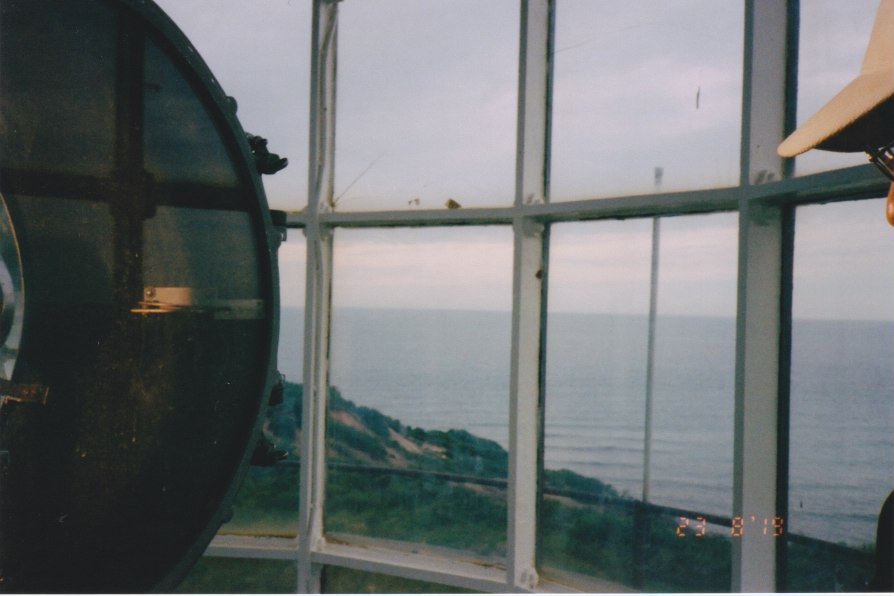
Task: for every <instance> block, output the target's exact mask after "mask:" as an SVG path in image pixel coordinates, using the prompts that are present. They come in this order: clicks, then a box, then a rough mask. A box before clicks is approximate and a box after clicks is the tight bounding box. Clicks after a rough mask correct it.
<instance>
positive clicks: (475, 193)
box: [158, 0, 894, 319]
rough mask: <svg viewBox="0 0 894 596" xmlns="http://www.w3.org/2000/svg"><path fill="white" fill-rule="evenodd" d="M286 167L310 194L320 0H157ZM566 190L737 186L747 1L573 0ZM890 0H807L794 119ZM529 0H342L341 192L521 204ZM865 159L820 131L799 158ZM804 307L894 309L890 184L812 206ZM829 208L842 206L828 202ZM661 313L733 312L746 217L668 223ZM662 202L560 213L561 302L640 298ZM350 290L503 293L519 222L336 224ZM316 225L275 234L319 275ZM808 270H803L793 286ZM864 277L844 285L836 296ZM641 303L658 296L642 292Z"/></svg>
mask: <svg viewBox="0 0 894 596" xmlns="http://www.w3.org/2000/svg"><path fill="white" fill-rule="evenodd" d="M158 3H159V4H160V5H161V6H162V8H163V9H165V10H166V11H167V12H168V14H169V15H170V16H171V17H172V18H173V19H174V21H175V22H177V24H178V25H179V26H180V27H181V29H182V30H183V31H184V32H185V33H186V35H187V37H189V38H190V40H191V41H192V43H193V44H194V45H195V47H196V48H197V50H198V52H199V53H200V54H201V55H202V56H203V58H204V59H205V60H206V62H207V63H208V64H209V66H210V68H211V70H212V72H214V73H215V75H216V77H217V79H218V80H219V82H220V84H221V86H222V87H223V88H224V90H225V91H226V92H227V93H228V94H230V95H233V96H234V97H236V99H237V100H238V102H239V112H238V114H239V117H240V120H241V122H242V124H243V127H244V128H245V129H246V130H248V131H250V132H253V133H255V134H260V135H262V136H264V137H266V138H268V139H269V141H270V143H269V146H270V149H271V150H272V151H275V152H277V153H281V154H283V155H286V156H288V157H289V160H290V166H289V167H288V168H287V169H286V170H284V171H283V172H281V173H279V174H276V175H275V176H267V177H265V178H264V184H265V187H266V190H267V195H268V199H269V201H270V204H271V206H272V207H274V208H277V209H285V210H300V209H301V208H303V207H304V206H305V205H306V200H307V199H306V197H307V188H306V186H307V144H308V142H307V138H308V124H307V122H308V109H309V108H308V87H309V78H310V75H309V67H308V64H309V60H310V18H311V10H310V5H311V3H310V1H309V0H256V1H253V2H245V1H243V0H159V2H158ZM557 6H558V8H557V21H556V56H555V57H556V63H555V75H554V77H555V78H554V81H555V91H554V106H553V118H554V119H553V138H552V150H553V154H552V161H551V200H553V201H563V200H574V199H582V198H594V197H603V196H618V195H625V194H641V193H648V192H652V191H653V190H654V189H655V179H654V171H655V168H656V167H661V168H662V169H663V171H664V176H663V178H662V183H661V188H662V190H665V191H672V190H684V189H704V188H712V187H722V186H732V185H735V184H736V183H737V179H738V171H739V165H738V160H739V134H740V126H741V115H740V112H741V99H740V96H741V89H742V83H741V79H742V43H743V42H742V27H743V24H742V23H743V8H742V1H741V0H726V1H723V2H719V1H717V0H674V1H669V0H650V1H648V2H629V1H626V0H624V1H622V0H559V1H558V4H557ZM875 6H876V2H875V0H852V1H849V2H837V1H835V0H804V1H803V2H802V10H801V23H802V29H801V39H802V43H803V47H804V51H803V52H802V55H801V61H800V69H799V93H800V98H799V103H798V112H799V121H802V120H803V119H805V118H806V117H807V116H808V115H809V114H810V113H812V112H813V111H814V110H815V109H816V108H818V107H819V106H820V105H821V104H822V103H824V102H825V101H826V100H827V99H828V98H829V97H831V96H832V95H833V94H834V93H835V92H837V90H838V89H840V88H841V87H842V86H843V85H844V84H845V83H847V82H848V81H849V80H850V79H851V78H853V77H854V76H855V75H856V73H857V71H858V70H859V65H860V62H861V60H862V54H863V51H864V49H865V46H866V41H867V39H868V32H869V29H870V27H871V22H872V17H873V16H874V11H875ZM518 28H519V9H518V2H517V0H486V1H482V0H450V1H448V2H444V1H439V0H376V1H373V0H345V1H343V2H341V3H340V4H339V54H338V59H339V63H338V76H339V78H338V104H337V127H336V131H337V132H336V190H335V198H336V201H337V207H336V208H337V209H338V210H340V211H359V210H370V209H414V208H441V207H443V206H444V204H445V202H446V201H447V200H448V199H454V200H456V201H458V202H459V203H461V204H462V205H463V206H466V207H474V206H508V205H511V203H512V199H513V194H514V190H513V185H514V180H515V174H514V167H515V126H516V121H515V118H516V115H515V109H516V91H517V66H516V61H517V52H518ZM858 163H863V158H862V157H861V156H855V155H839V154H826V155H823V154H822V152H811V154H808V155H807V156H805V157H804V158H803V159H799V160H798V162H797V169H798V172H799V173H811V172H815V171H821V170H824V169H829V168H832V167H840V166H846V165H855V164H858ZM803 211H804V216H803V217H799V220H798V221H799V224H798V226H799V227H798V241H797V244H796V267H797V269H796V296H795V304H796V316H802V317H810V318H841V317H847V318H868V319H891V318H892V312H891V304H892V298H894V268H892V267H891V265H890V259H889V258H888V255H890V254H892V253H891V248H892V246H891V242H892V241H894V233H892V231H891V230H890V229H888V228H887V227H886V226H885V225H884V220H883V218H882V216H881V215H880V211H879V207H878V206H877V205H872V204H866V205H861V206H860V207H854V206H853V205H852V206H850V207H847V208H842V207H837V206H830V207H828V208H819V207H818V208H810V209H809V210H806V209H805V210H803ZM827 213H832V216H827V215H825V214H827ZM661 231H662V234H661V261H660V272H659V284H660V285H659V313H667V314H705V315H713V316H731V315H732V314H734V313H735V287H736V273H735V271H736V263H737V258H736V243H737V238H738V236H737V232H736V219H735V216H734V215H730V214H715V215H711V216H699V217H687V218H670V219H665V220H663V222H662V230H661ZM650 241H651V220H631V221H624V222H614V221H612V222H592V223H575V224H571V223H569V224H558V225H556V226H554V229H553V236H552V245H551V252H550V254H551V263H550V284H551V285H550V296H549V303H550V308H551V309H553V310H556V311H589V312H644V308H647V301H644V296H645V300H647V295H648V280H649V269H648V263H649V260H648V259H649V250H650ZM335 259H336V263H335V275H334V300H335V303H336V305H337V306H381V307H397V308H463V309H477V310H507V309H508V308H509V307H510V305H511V281H512V280H511V264H512V238H511V231H510V230H509V229H506V228H495V227H488V228H463V229H449V230H437V231H435V230H433V229H430V228H429V229H426V230H424V231H420V230H391V231H382V230H339V231H338V232H337V233H336V252H335ZM303 261H304V247H303V235H302V234H301V232H300V231H298V230H293V231H291V232H290V240H289V242H288V243H287V244H286V245H285V246H284V247H283V248H282V249H281V252H280V264H281V272H282V273H281V275H282V292H283V303H284V304H286V305H300V304H302V303H303V292H304V269H303ZM799 288H801V289H799ZM842 288H848V292H845V294H847V296H848V297H847V298H832V296H837V295H839V294H841V293H842V290H841V289H842ZM643 304H645V305H646V306H645V307H644V306H643Z"/></svg>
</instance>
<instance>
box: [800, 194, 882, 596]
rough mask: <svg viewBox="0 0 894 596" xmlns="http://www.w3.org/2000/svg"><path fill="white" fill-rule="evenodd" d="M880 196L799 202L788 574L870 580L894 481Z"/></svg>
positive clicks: (832, 583)
mask: <svg viewBox="0 0 894 596" xmlns="http://www.w3.org/2000/svg"><path fill="white" fill-rule="evenodd" d="M883 212H884V201H882V200H872V201H861V202H857V203H852V202H849V203H838V204H832V205H825V206H811V207H802V208H799V209H798V211H797V227H796V230H795V268H794V297H793V319H794V322H793V329H792V370H791V425H790V426H791V438H790V454H789V457H790V464H789V467H790V473H789V474H790V476H789V504H788V506H789V518H790V520H789V522H788V524H789V527H790V529H791V532H792V534H791V535H789V543H788V577H787V578H786V580H787V581H786V586H785V587H786V589H788V590H794V591H834V590H844V591H855V592H858V591H863V590H865V582H866V581H867V580H868V579H870V577H871V576H872V572H873V568H872V559H871V556H870V554H869V549H871V547H872V545H873V544H874V542H875V531H876V523H877V518H878V514H879V510H880V509H881V506H882V502H883V501H884V500H885V497H886V496H887V495H888V493H889V492H890V491H891V489H892V488H894V404H892V398H891V396H892V394H894V375H892V370H891V363H892V361H894V323H892V310H891V304H892V303H894V274H892V268H891V254H892V250H894V235H892V231H891V228H890V227H888V225H887V224H886V223H885V221H884V218H883V216H882V213H883Z"/></svg>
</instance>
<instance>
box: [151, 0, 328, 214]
mask: <svg viewBox="0 0 894 596" xmlns="http://www.w3.org/2000/svg"><path fill="white" fill-rule="evenodd" d="M158 4H159V5H161V7H162V8H163V9H164V11H165V12H166V13H167V14H168V15H169V16H170V17H171V18H172V19H173V20H174V21H175V22H176V23H177V25H178V26H179V27H180V28H182V29H183V31H184V33H185V34H186V36H187V37H188V38H189V40H190V42H191V43H192V44H193V45H194V46H195V47H196V49H197V50H198V52H199V54H200V55H201V56H202V58H203V59H204V60H205V62H207V64H208V66H209V68H210V69H211V71H212V72H213V73H214V76H215V78H216V79H217V81H218V82H219V83H220V85H221V86H222V87H223V89H224V92H225V93H226V94H227V95H229V96H231V97H233V98H235V99H236V101H237V103H238V106H239V109H238V112H237V116H238V118H239V122H240V123H241V124H242V127H243V128H244V129H245V130H246V131H248V132H251V133H252V134H256V135H260V136H262V137H264V138H266V139H268V141H269V148H270V150H271V151H273V152H274V153H278V154H280V155H283V156H285V157H288V159H289V164H290V165H289V167H287V168H286V169H285V170H282V171H281V172H278V173H277V174H276V175H275V176H264V178H263V181H264V188H265V190H266V193H267V200H268V201H269V203H270V206H271V207H273V208H274V209H283V210H298V209H300V208H301V207H303V206H304V205H305V204H306V203H307V198H306V196H305V193H306V191H307V135H308V132H307V131H308V123H307V113H308V109H309V108H308V93H307V81H308V80H310V72H309V64H310V31H311V27H310V20H311V7H312V4H311V3H310V2H266V3H264V4H263V6H258V5H256V4H255V3H250V2H244V1H243V0H190V1H189V2H181V1H179V0H158Z"/></svg>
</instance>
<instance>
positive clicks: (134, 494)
mask: <svg viewBox="0 0 894 596" xmlns="http://www.w3.org/2000/svg"><path fill="white" fill-rule="evenodd" d="M228 105H230V104H229V103H228V102H227V100H226V97H225V96H224V94H223V92H222V91H221V90H220V89H219V87H218V86H217V84H216V82H215V81H214V79H213V78H212V77H211V75H210V73H209V72H208V71H207V69H206V68H205V66H204V64H203V63H202V62H201V60H200V59H199V58H198V55H197V54H196V52H195V50H194V49H193V48H192V47H191V46H190V45H189V43H188V42H187V41H186V39H185V38H184V37H183V36H182V34H181V33H180V32H179V30H177V28H176V27H175V26H174V25H173V23H171V22H170V21H169V20H168V19H167V18H166V17H165V16H164V15H163V13H162V12H161V11H160V10H159V9H158V8H157V7H155V6H154V5H153V4H152V3H151V2H147V1H143V0H140V1H138V0H132V1H131V0H65V1H64V2H62V1H58V0H0V192H2V196H3V198H4V199H5V201H6V205H7V207H8V214H9V215H8V221H7V222H6V224H8V225H6V226H5V227H4V225H3V224H4V222H3V221H0V234H2V235H3V238H2V240H0V247H3V254H2V260H3V262H4V263H5V266H4V267H3V268H0V269H2V270H0V288H2V300H3V306H2V309H0V331H3V336H4V337H5V338H7V339H8V338H12V339H13V340H14V342H13V343H14V345H10V346H8V347H10V348H15V350H14V351H15V352H16V355H15V358H14V360H13V361H9V362H7V361H6V360H4V362H3V364H4V365H7V364H8V365H9V366H8V368H9V369H10V370H9V373H8V374H7V375H6V376H5V377H4V380H3V391H2V393H3V396H2V407H0V461H2V462H3V464H4V465H0V522H2V524H0V589H4V590H10V591H28V592H33V591H39V592H84V591H86V592H108V591H112V592H138V591H148V590H153V589H162V590H163V589H166V588H169V587H171V586H172V585H173V583H174V582H175V581H177V579H178V578H179V577H180V576H181V575H182V574H183V573H184V572H185V570H187V569H188V568H189V566H190V565H191V564H192V563H193V562H194V561H195V559H196V558H197V557H198V556H200V555H201V553H202V552H203V550H204V548H205V546H206V545H207V543H208V541H209V540H210V538H211V536H212V535H213V533H214V532H215V531H216V529H217V527H218V526H219V525H220V523H221V522H222V520H223V519H224V517H225V515H226V512H227V509H228V504H229V502H230V501H231V500H232V497H233V493H234V490H235V487H236V482H237V481H238V480H239V478H240V476H241V473H242V471H243V470H244V467H245V466H246V465H247V461H248V457H249V456H250V451H251V447H253V445H254V441H255V440H256V438H257V435H258V432H259V420H260V414H261V412H262V409H263V405H264V403H265V400H266V395H267V393H268V392H269V387H270V384H271V379H272V377H273V375H272V370H271V361H272V354H273V353H274V352H273V346H274V343H275V341H276V328H277V327H276V320H277V314H278V313H277V310H278V306H277V291H276V268H275V263H274V259H273V251H272V247H273V246H274V241H273V237H274V236H273V234H272V231H271V226H270V221H269V213H268V211H267V206H266V200H265V199H264V196H263V191H262V189H261V186H260V182H259V180H258V177H257V174H256V172H255V171H254V166H253V163H252V161H251V155H250V152H249V149H248V146H247V143H246V141H245V135H244V132H243V131H242V129H241V128H240V126H239V124H238V122H237V121H236V118H235V115H234V114H233V113H232V111H231V109H230V108H228V107H227V106H228ZM2 219H3V218H2V217H0V220H2ZM13 235H14V241H13V240H12V239H13ZM10 246H15V250H11V249H10V248H9V247H10ZM10 252H13V253H16V255H15V258H16V259H18V258H19V257H18V254H19V253H20V258H21V271H20V273H19V271H17V270H16V271H14V269H16V268H17V267H18V261H17V260H16V263H15V266H14V267H11V266H10V265H11V264H12V261H11V259H12V257H11V256H10V254H8V253H10ZM4 272H5V273H4ZM19 274H20V276H21V280H22V282H21V284H23V286H24V290H25V291H24V292H22V291H21V290H22V286H21V285H19V286H18V287H17V283H18V282H17V277H18V276H19ZM4 280H5V281H4ZM16 313H19V316H20V318H21V320H20V321H18V322H17V320H16ZM17 325H19V327H20V328H19V327H17ZM17 333H18V334H20V337H13V336H15V335H16V334H17ZM2 376H3V375H2V374H0V377H2Z"/></svg>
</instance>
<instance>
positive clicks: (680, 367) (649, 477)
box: [540, 214, 738, 591]
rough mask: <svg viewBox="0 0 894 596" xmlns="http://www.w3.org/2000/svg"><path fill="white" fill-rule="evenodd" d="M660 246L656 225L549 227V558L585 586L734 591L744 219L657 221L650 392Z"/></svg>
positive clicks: (559, 574) (556, 572) (545, 510)
mask: <svg viewBox="0 0 894 596" xmlns="http://www.w3.org/2000/svg"><path fill="white" fill-rule="evenodd" d="M652 237H653V234H652V221H651V220H639V221H626V222H620V223H619V222H610V223H609V222H599V223H597V224H574V225H562V226H556V227H555V228H554V230H553V234H552V243H551V249H550V251H551V255H552V257H551V263H550V304H551V311H552V312H551V313H550V318H549V326H548V333H549V336H548V341H547V346H548V347H547V349H548V353H547V398H546V399H547V404H546V436H545V443H546V445H545V468H546V471H545V478H544V502H543V506H542V514H541V531H542V540H541V544H540V556H541V561H542V563H543V565H544V567H545V568H544V573H545V574H546V575H547V576H548V577H553V578H554V579H556V580H557V581H564V582H569V581H570V582H572V584H574V585H577V586H579V587H581V588H584V589H587V590H590V591H618V590H621V589H625V588H629V587H635V588H638V589H644V590H648V591H726V590H728V589H729V587H730V570H731V558H730V552H731V550H730V537H729V535H730V522H729V515H730V512H731V509H732V506H731V495H732V455H733V454H732V440H733V427H732V420H733V408H732V405H733V378H734V354H735V318H734V314H735V291H736V290H735V289H736V274H735V271H736V261H737V257H736V241H737V238H738V235H737V229H736V218H735V216H734V215H724V214H721V215H712V216H699V217H686V218H682V217H681V218H671V219H664V220H662V221H661V227H660V241H659V245H658V246H659V248H660V251H659V269H658V277H657V280H658V293H657V296H658V301H657V307H656V310H657V325H656V328H655V348H654V353H653V358H654V373H653V375H654V376H653V384H652V391H651V395H649V394H648V393H649V392H648V388H647V381H646V379H647V363H648V360H649V350H648V345H649V317H648V312H649V289H650V271H651V266H650V249H651V242H652ZM575 293H576V294H577V297H578V301H577V303H576V306H575V307H574V310H576V311H577V312H567V311H566V312H562V311H563V310H565V309H567V308H568V305H570V304H571V301H570V300H569V299H568V298H567V296H570V295H572V294H575ZM554 296H555V297H556V298H557V300H553V297H554ZM608 296H610V297H611V298H610V299H608V298H607V297H608ZM559 309H561V310H559ZM648 401H651V402H652V404H653V405H652V412H653V413H652V422H651V425H650V426H647V424H646V407H647V402H648ZM647 459H648V460H650V462H651V463H650V465H649V467H648V471H649V473H648V474H646V468H645V465H646V463H645V462H646V460H647Z"/></svg>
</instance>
